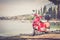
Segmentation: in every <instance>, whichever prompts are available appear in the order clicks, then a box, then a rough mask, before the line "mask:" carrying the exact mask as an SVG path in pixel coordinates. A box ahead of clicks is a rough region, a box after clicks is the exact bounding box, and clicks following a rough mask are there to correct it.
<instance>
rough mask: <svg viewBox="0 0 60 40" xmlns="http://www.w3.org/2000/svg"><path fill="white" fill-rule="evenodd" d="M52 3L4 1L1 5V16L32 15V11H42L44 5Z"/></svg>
mask: <svg viewBox="0 0 60 40" xmlns="http://www.w3.org/2000/svg"><path fill="white" fill-rule="evenodd" d="M50 3H51V2H49V1H48V0H15V1H2V3H0V16H16V15H23V14H32V13H33V11H32V10H40V9H41V8H42V7H43V6H44V5H48V4H50ZM49 7H50V6H49Z"/></svg>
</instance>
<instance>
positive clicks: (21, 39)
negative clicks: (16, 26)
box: [0, 34, 60, 40]
mask: <svg viewBox="0 0 60 40" xmlns="http://www.w3.org/2000/svg"><path fill="white" fill-rule="evenodd" d="M0 40H60V34H43V35H36V36H28V35H27V36H14V37H4V38H2V37H0Z"/></svg>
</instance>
